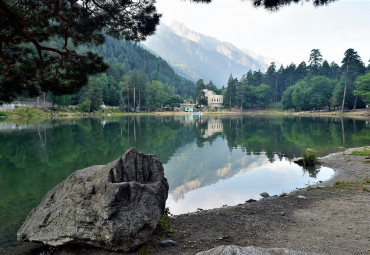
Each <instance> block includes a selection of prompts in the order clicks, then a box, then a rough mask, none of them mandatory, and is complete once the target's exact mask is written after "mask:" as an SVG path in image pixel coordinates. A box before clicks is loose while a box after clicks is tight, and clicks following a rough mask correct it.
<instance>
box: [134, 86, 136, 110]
mask: <svg viewBox="0 0 370 255" xmlns="http://www.w3.org/2000/svg"><path fill="white" fill-rule="evenodd" d="M135 89H136V87H135V86H134V111H135V112H136V106H135V101H136V100H135V99H136V93H135Z"/></svg>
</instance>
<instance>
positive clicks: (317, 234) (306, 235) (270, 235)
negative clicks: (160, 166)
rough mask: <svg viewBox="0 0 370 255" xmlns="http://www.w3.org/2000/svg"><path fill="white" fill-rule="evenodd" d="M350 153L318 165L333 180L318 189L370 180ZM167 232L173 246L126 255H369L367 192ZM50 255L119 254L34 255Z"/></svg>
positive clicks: (277, 202)
mask: <svg viewBox="0 0 370 255" xmlns="http://www.w3.org/2000/svg"><path fill="white" fill-rule="evenodd" d="M362 149H363V148H362ZM353 150H354V149H349V150H347V151H345V152H340V153H335V154H331V155H328V156H326V157H324V158H321V159H320V164H322V165H325V166H327V167H331V168H333V169H335V174H334V176H333V178H331V179H330V180H329V181H327V182H326V183H321V184H319V185H321V186H329V185H333V184H334V183H335V182H336V181H338V180H364V179H365V178H369V177H370V163H369V159H367V158H366V157H365V156H352V155H349V154H350V153H351V151H353ZM364 188H365V190H366V189H367V190H370V185H368V184H365V186H364ZM301 196H303V197H301ZM170 226H171V228H172V233H168V234H167V236H165V237H161V239H160V240H165V239H171V240H173V241H175V242H176V243H177V245H176V246H173V247H166V248H161V247H159V246H158V245H157V246H154V247H151V248H150V249H148V250H147V251H146V252H147V253H141V252H143V250H142V251H141V252H136V253H130V254H161V255H173V254H174V255H180V254H195V253H197V252H199V251H204V250H208V249H211V248H214V247H216V246H219V245H231V244H233V245H240V246H250V245H253V246H258V247H264V248H271V247H275V248H288V249H293V250H298V251H306V252H316V253H321V254H333V255H334V254H335V255H340V254H348V255H355V254H370V192H368V191H364V190H362V189H354V190H343V189H325V188H324V189H318V188H317V189H312V190H309V191H308V190H305V189H302V190H297V191H295V192H293V193H291V194H289V195H288V196H284V197H280V196H279V197H270V198H264V199H262V200H260V201H258V202H249V203H248V202H246V203H244V204H239V205H237V206H232V207H227V208H219V209H212V210H208V211H201V212H196V213H190V214H183V215H179V216H175V217H172V218H171V219H170ZM48 252H49V254H63V255H67V254H68V255H70V254H81V255H82V254H92V255H94V254H96V255H97V254H110V255H113V254H115V255H116V254H123V253H114V252H108V251H102V250H98V249H89V248H86V247H64V248H58V249H50V248H49V250H48V251H45V249H44V250H43V251H42V252H38V254H48Z"/></svg>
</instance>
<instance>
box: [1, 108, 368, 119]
mask: <svg viewBox="0 0 370 255" xmlns="http://www.w3.org/2000/svg"><path fill="white" fill-rule="evenodd" d="M191 114H192V113H190V112H183V111H164V112H140V113H134V112H121V111H120V110H119V109H117V108H104V109H101V110H100V111H96V112H93V113H81V112H79V111H77V110H76V109H75V108H69V107H68V108H67V107H66V108H57V109H52V108H36V107H18V108H16V109H14V110H12V111H6V112H4V111H1V112H0V117H1V118H7V119H46V118H80V117H86V116H131V115H146V116H147V115H162V116H185V115H191ZM202 115H207V116H212V115H250V116H257V115H258V116H307V117H319V116H322V117H351V118H358V119H370V109H360V110H355V111H350V112H344V113H341V112H340V111H337V112H293V111H283V110H246V111H242V110H238V109H232V110H222V111H220V110H218V111H216V110H212V109H211V110H208V111H204V112H202Z"/></svg>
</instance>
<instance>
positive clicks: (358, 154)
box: [351, 150, 370, 156]
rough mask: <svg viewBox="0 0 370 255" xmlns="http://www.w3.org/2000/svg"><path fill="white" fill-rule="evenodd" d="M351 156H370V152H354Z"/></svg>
mask: <svg viewBox="0 0 370 255" xmlns="http://www.w3.org/2000/svg"><path fill="white" fill-rule="evenodd" d="M351 155H355V156H370V150H363V151H353V152H352V153H351Z"/></svg>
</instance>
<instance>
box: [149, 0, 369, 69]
mask: <svg viewBox="0 0 370 255" xmlns="http://www.w3.org/2000/svg"><path fill="white" fill-rule="evenodd" d="M156 6H157V9H158V12H160V13H162V15H163V16H162V19H161V21H162V22H163V23H165V24H167V25H169V24H171V23H172V22H173V21H174V20H177V21H179V22H181V23H183V24H184V25H185V26H186V27H188V28H189V29H191V30H194V31H196V32H200V33H202V34H205V35H208V36H212V37H215V38H217V39H218V40H220V41H225V42H230V43H232V44H234V45H235V46H237V47H239V48H241V49H246V50H248V51H252V52H255V53H258V54H260V55H262V56H264V57H269V58H272V59H274V60H276V61H277V62H278V63H282V64H284V65H288V64H290V63H292V62H293V63H295V64H299V63H300V62H302V61H306V62H308V60H309V55H310V52H311V50H312V49H320V51H321V54H322V55H323V58H324V59H326V60H328V61H329V63H330V62H332V61H334V62H336V63H338V64H340V62H341V61H342V59H343V56H344V52H345V51H346V50H347V49H348V48H353V49H354V50H356V51H357V52H358V54H359V55H360V57H361V59H362V61H363V62H364V63H365V64H366V65H367V64H368V61H369V59H370V0H339V1H337V2H334V3H331V4H329V5H328V6H323V7H318V8H315V7H313V5H312V3H304V4H292V5H290V6H287V7H283V8H282V9H281V10H280V11H278V12H270V11H267V10H264V9H262V8H254V7H253V6H252V5H251V2H250V1H241V0H213V2H212V3H211V4H199V3H198V4H195V3H192V2H190V0H157V4H156Z"/></svg>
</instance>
